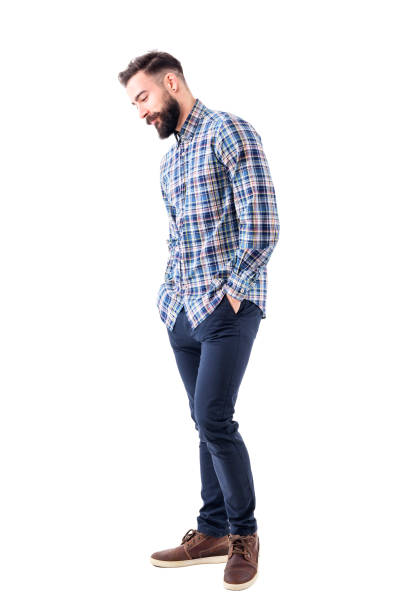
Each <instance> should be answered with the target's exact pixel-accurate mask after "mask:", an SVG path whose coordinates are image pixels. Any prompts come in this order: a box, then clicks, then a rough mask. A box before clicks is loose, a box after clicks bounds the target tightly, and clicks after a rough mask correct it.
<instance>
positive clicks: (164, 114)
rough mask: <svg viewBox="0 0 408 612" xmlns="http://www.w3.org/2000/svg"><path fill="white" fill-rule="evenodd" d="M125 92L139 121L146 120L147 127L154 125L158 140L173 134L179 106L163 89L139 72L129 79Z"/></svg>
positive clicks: (178, 114) (178, 115)
mask: <svg viewBox="0 0 408 612" xmlns="http://www.w3.org/2000/svg"><path fill="white" fill-rule="evenodd" d="M126 91H127V94H128V96H129V98H130V101H131V103H132V104H134V105H135V106H136V108H138V110H139V115H140V117H141V119H146V122H147V124H148V125H154V126H155V128H156V130H157V132H158V134H159V137H160V138H168V137H169V136H170V135H171V134H173V133H174V130H175V129H176V126H177V123H178V120H179V117H180V105H179V103H178V102H177V100H176V99H175V98H173V97H172V96H171V95H170V94H169V93H168V92H167V91H166V90H165V88H164V87H160V86H159V85H158V84H157V83H156V81H154V80H153V79H152V77H150V76H148V75H146V74H145V73H144V72H143V71H139V72H138V73H136V74H134V75H133V76H132V77H131V78H130V79H129V81H128V83H127V85H126ZM153 122H154V123H153Z"/></svg>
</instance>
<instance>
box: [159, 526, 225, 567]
mask: <svg viewBox="0 0 408 612" xmlns="http://www.w3.org/2000/svg"><path fill="white" fill-rule="evenodd" d="M228 535H229V534H227V535H225V536H222V537H219V538H216V537H214V536H210V535H206V534H205V533H201V531H197V529H189V530H188V531H187V533H186V534H185V535H184V536H183V539H182V540H181V544H180V546H177V547H176V548H166V549H165V550H160V551H158V552H155V553H153V554H152V556H151V557H150V561H151V563H153V565H156V566H157V567H183V566H185V565H198V564H200V563H225V561H226V560H227V558H228Z"/></svg>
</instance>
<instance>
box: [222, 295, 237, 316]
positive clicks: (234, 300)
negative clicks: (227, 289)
mask: <svg viewBox="0 0 408 612" xmlns="http://www.w3.org/2000/svg"><path fill="white" fill-rule="evenodd" d="M225 295H226V296H227V299H228V300H229V303H230V304H231V306H232V308H233V310H234V312H235V314H237V312H238V310H239V307H240V305H241V302H240V301H239V300H236V299H235V298H233V297H231V296H230V294H229V293H226V294H225Z"/></svg>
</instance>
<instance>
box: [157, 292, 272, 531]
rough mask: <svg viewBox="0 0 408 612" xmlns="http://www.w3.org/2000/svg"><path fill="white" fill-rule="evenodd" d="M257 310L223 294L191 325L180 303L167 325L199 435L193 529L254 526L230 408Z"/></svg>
mask: <svg viewBox="0 0 408 612" xmlns="http://www.w3.org/2000/svg"><path fill="white" fill-rule="evenodd" d="M261 316H262V311H261V309H260V308H259V307H258V306H257V305H256V304H255V303H254V302H251V301H250V300H243V301H242V302H241V304H240V307H239V310H238V312H237V313H235V312H234V309H233V308H232V305H231V303H230V302H229V300H228V298H227V296H226V295H225V296H224V297H223V299H222V301H221V302H220V303H219V304H218V305H217V307H216V308H215V309H214V310H213V312H212V313H211V314H210V315H208V316H207V317H206V318H205V319H204V321H202V322H201V323H199V325H197V327H196V328H195V329H192V328H191V325H190V323H189V321H188V319H187V316H186V313H185V310H184V307H183V308H182V310H181V311H180V312H179V314H178V317H177V320H176V323H175V325H174V327H173V329H172V330H171V331H170V330H169V329H167V331H168V335H169V339H170V344H171V347H172V349H173V351H174V355H175V358H176V362H177V367H178V370H179V372H180V375H181V378H182V381H183V383H184V387H185V389H186V392H187V396H188V400H189V405H190V411H191V417H192V419H193V421H194V423H195V429H196V430H197V431H198V435H199V456H200V474H201V497H202V500H203V505H202V507H201V509H200V510H199V515H198V516H197V529H198V531H201V532H202V533H206V534H208V535H213V536H223V535H226V534H228V533H231V534H240V535H248V534H250V533H255V532H256V531H257V522H256V519H255V516H254V510H255V490H254V482H253V477H252V472H251V464H250V460H249V455H248V451H247V449H246V446H245V444H244V440H243V439H242V436H241V434H240V432H239V431H238V427H239V425H238V422H237V421H235V420H233V414H234V406H235V402H236V399H237V395H238V389H239V386H240V384H241V381H242V378H243V375H244V372H245V369H246V366H247V364H248V360H249V356H250V353H251V349H252V345H253V342H254V340H255V337H256V334H257V332H258V328H259V324H260V321H261Z"/></svg>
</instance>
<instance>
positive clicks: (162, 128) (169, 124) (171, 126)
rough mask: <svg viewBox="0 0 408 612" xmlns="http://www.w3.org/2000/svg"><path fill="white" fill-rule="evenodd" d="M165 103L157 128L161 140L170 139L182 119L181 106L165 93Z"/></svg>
mask: <svg viewBox="0 0 408 612" xmlns="http://www.w3.org/2000/svg"><path fill="white" fill-rule="evenodd" d="M165 96H166V99H165V102H164V107H163V110H161V111H160V113H159V115H158V118H157V123H156V124H155V128H156V130H157V132H158V134H159V137H160V138H162V139H163V138H168V137H169V136H171V134H173V133H174V130H175V129H176V126H177V123H178V120H179V118H180V112H181V109H180V104H179V103H178V102H177V100H176V99H175V98H172V97H171V96H170V94H168V93H167V91H166V92H165Z"/></svg>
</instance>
